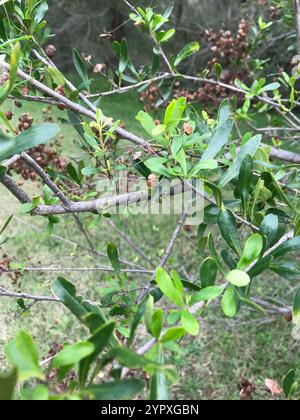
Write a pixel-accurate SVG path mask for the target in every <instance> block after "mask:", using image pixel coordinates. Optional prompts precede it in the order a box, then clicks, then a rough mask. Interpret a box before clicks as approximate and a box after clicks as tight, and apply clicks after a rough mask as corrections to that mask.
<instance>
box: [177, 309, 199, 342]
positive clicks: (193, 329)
mask: <svg viewBox="0 0 300 420" xmlns="http://www.w3.org/2000/svg"><path fill="white" fill-rule="evenodd" d="M181 322H182V326H183V328H184V329H185V330H186V331H187V332H188V333H189V334H191V335H193V336H197V335H199V331H200V327H199V322H198V321H197V319H196V318H195V317H194V316H193V315H192V314H191V313H190V312H189V311H188V310H184V311H182V313H181Z"/></svg>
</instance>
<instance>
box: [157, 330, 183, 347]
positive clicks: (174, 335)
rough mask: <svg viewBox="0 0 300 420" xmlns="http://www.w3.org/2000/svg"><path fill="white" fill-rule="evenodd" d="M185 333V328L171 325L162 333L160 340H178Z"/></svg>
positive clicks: (164, 341)
mask: <svg viewBox="0 0 300 420" xmlns="http://www.w3.org/2000/svg"><path fill="white" fill-rule="evenodd" d="M185 335H186V330H185V329H184V328H182V327H172V328H169V329H168V330H167V331H166V332H165V333H164V335H163V336H162V337H161V339H160V341H161V342H162V343H168V342H169V341H178V340H180V339H181V338H182V337H184V336H185Z"/></svg>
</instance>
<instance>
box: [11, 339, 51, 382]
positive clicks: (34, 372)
mask: <svg viewBox="0 0 300 420" xmlns="http://www.w3.org/2000/svg"><path fill="white" fill-rule="evenodd" d="M5 354H6V356H7V358H8V360H9V362H10V363H11V365H12V366H13V367H15V368H16V369H17V370H18V378H19V380H20V381H27V380H29V379H33V378H35V379H41V380H43V379H44V375H43V374H42V372H41V370H40V367H39V357H38V352H37V349H36V346H35V343H34V341H33V339H32V338H31V336H30V335H29V334H28V333H27V332H25V331H20V332H19V333H18V334H17V335H16V337H15V339H14V340H13V341H11V342H10V343H9V344H8V345H7V346H6V348H5Z"/></svg>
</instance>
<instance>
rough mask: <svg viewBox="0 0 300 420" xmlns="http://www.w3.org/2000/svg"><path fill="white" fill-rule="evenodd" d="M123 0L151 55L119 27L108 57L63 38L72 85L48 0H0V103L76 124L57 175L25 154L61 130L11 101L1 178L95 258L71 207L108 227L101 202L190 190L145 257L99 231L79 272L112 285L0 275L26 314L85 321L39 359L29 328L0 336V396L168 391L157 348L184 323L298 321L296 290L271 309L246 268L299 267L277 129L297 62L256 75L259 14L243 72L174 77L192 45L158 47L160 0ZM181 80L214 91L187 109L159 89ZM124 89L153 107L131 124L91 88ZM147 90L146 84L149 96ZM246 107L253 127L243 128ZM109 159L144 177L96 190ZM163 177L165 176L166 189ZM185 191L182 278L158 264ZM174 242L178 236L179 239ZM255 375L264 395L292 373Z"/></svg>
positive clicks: (112, 170)
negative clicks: (0, 356)
mask: <svg viewBox="0 0 300 420" xmlns="http://www.w3.org/2000/svg"><path fill="white" fill-rule="evenodd" d="M122 3H125V4H126V6H127V8H128V14H129V20H130V24H132V25H135V29H136V31H137V34H138V35H137V36H140V35H141V34H144V35H146V38H145V39H147V42H148V45H147V47H148V48H149V51H150V53H151V55H152V60H151V61H149V62H148V63H146V64H145V65H142V66H136V65H135V63H134V62H133V60H132V59H131V58H130V45H129V43H128V42H127V41H126V39H120V40H118V41H114V42H113V43H112V49H113V51H114V53H115V54H116V59H117V66H116V67H115V68H107V66H106V65H104V64H103V65H101V64H95V63H94V61H93V57H86V56H84V55H83V54H82V52H79V51H77V50H74V51H73V54H72V58H73V64H74V71H76V74H77V83H72V82H71V81H70V80H68V78H67V77H66V75H65V74H63V73H62V72H61V70H60V69H59V68H58V67H57V66H56V64H55V54H56V47H55V45H54V44H55V38H54V37H53V34H52V32H51V30H50V28H49V27H48V25H47V22H46V20H45V15H46V12H47V10H48V6H47V2H46V1H44V0H30V1H24V0H2V1H0V18H1V20H0V104H1V105H3V104H7V103H9V102H10V101H11V102H12V103H15V104H25V103H26V102H28V101H31V102H37V103H43V104H47V105H49V106H51V107H58V108H59V110H61V112H62V113H63V114H62V115H64V117H63V118H64V119H65V121H64V122H65V123H67V124H69V127H70V129H72V128H73V129H74V133H76V143H75V144H76V147H77V151H78V153H77V155H78V156H79V157H78V159H76V160H72V161H69V162H67V164H66V168H65V170H64V171H53V170H52V171H50V170H48V169H47V168H46V167H42V166H41V165H40V164H39V161H38V160H35V159H34V158H33V157H32V155H31V150H32V149H33V148H35V147H36V146H41V145H44V144H47V143H49V142H50V141H51V140H53V139H55V138H57V135H58V134H59V131H60V126H59V125H57V124H54V123H51V122H48V123H45V124H43V125H36V124H35V123H34V121H33V122H32V121H31V120H29V119H28V118H27V119H26V118H25V119H24V118H23V121H22V124H21V126H17V125H16V124H15V123H14V120H13V119H12V117H13V115H12V113H7V112H6V113H5V112H3V111H0V118H1V123H0V124H1V131H0V163H1V166H0V182H1V183H2V185H3V186H4V187H5V188H6V189H7V190H9V192H10V193H11V194H12V195H13V196H14V197H15V198H17V200H18V201H19V202H20V211H21V212H23V213H27V214H30V215H31V216H32V217H34V218H43V219H47V221H48V225H47V229H48V233H49V235H51V234H52V233H53V230H55V226H56V225H57V224H64V221H65V218H66V216H67V215H71V216H72V217H74V218H75V220H76V221H77V223H78V224H79V227H80V229H81V232H82V237H83V241H85V240H86V241H87V243H88V244H87V247H88V249H87V253H88V252H91V253H92V254H93V255H94V257H95V258H97V257H102V258H103V253H102V254H101V252H100V251H98V250H97V248H95V246H94V245H93V244H92V243H91V240H90V238H89V236H88V232H87V231H88V225H85V222H84V220H85V219H84V217H83V216H84V215H85V214H88V215H89V216H90V218H92V219H93V220H98V219H99V217H101V218H102V219H103V223H107V225H110V226H114V227H116V225H115V223H114V217H115V214H114V212H113V209H115V207H116V206H117V207H120V208H121V209H123V210H121V211H122V212H123V215H125V214H126V217H134V214H131V207H130V206H129V204H134V203H136V204H139V205H140V206H141V207H142V206H143V205H144V206H146V204H147V203H148V202H150V201H151V200H154V201H155V200H156V201H157V202H158V203H160V202H162V201H163V199H164V197H166V196H174V197H175V198H174V200H175V202H176V200H177V199H176V197H177V194H178V192H182V189H183V188H185V189H187V190H188V191H190V192H191V193H192V197H193V199H192V203H191V202H188V203H186V207H185V208H183V209H182V212H181V213H180V214H179V215H178V224H177V225H176V228H175V230H174V232H173V234H172V236H171V237H170V238H169V239H167V241H166V245H165V246H164V247H165V249H164V252H163V253H160V254H159V260H157V255H158V254H157V250H155V249H153V255H150V254H149V253H145V252H144V251H143V249H142V248H143V247H139V246H137V245H135V244H134V243H133V242H132V241H131V240H130V239H129V238H128V236H127V234H124V232H120V230H117V232H118V234H120V235H122V237H123V239H124V237H125V240H126V241H127V246H129V247H132V248H133V249H134V252H135V253H136V258H135V260H134V261H127V260H125V259H124V258H122V249H121V248H120V247H117V246H116V244H115V243H114V242H113V241H108V243H107V250H106V252H105V255H104V256H105V258H106V259H107V262H108V264H109V267H108V268H105V269H104V268H99V269H98V268H97V265H96V268H94V270H95V272H97V270H98V271H105V272H108V273H110V274H111V277H112V278H113V280H114V281H113V282H112V283H111V284H109V285H107V282H104V283H103V285H101V288H102V291H101V299H100V298H98V300H97V301H93V302H91V301H90V300H89V298H88V296H81V295H80V291H79V289H80V282H77V284H76V287H75V285H74V284H73V283H72V278H71V275H70V278H69V279H68V280H67V279H66V278H65V277H62V273H60V276H59V277H58V278H57V279H56V280H55V281H54V282H53V284H52V285H51V292H49V295H48V296H38V295H34V294H30V293H28V292H26V290H25V291H24V292H20V291H18V292H15V291H13V290H8V289H7V288H5V287H2V286H1V281H0V297H1V298H3V299H4V298H12V299H16V300H17V302H18V304H19V306H20V308H21V309H22V310H25V311H27V310H28V308H30V303H31V302H38V303H39V305H43V304H47V302H48V304H53V305H64V306H65V308H66V310H68V311H69V312H70V313H72V314H73V315H74V316H75V317H76V318H77V320H78V323H81V324H82V325H83V326H84V328H85V337H84V340H83V341H80V342H75V343H73V344H68V345H65V346H64V347H63V348H62V349H60V351H58V352H57V353H56V354H55V355H54V356H53V357H51V358H50V359H48V360H46V361H43V362H41V361H40V360H39V356H38V351H37V346H36V344H35V342H34V340H33V339H32V337H31V335H30V334H29V333H28V332H25V331H20V332H19V333H18V334H17V335H16V337H15V338H14V339H13V340H12V341H11V342H9V343H8V344H7V345H6V347H5V354H6V357H7V360H8V362H9V365H10V366H11V371H10V373H9V374H8V375H6V376H3V377H1V378H0V399H9V398H13V395H14V392H15V389H18V391H20V392H21V394H22V396H23V397H24V398H28V399H52V400H53V399H54V400H56V399H61V400H63V399H98V400H102V399H106V400H107V399H133V398H135V397H136V396H138V395H140V396H142V397H143V396H146V395H149V396H150V398H151V399H157V400H161V399H168V398H171V397H172V385H173V384H174V383H176V381H178V375H177V369H176V366H173V365H171V364H170V363H169V362H168V360H169V355H170V354H172V353H174V352H175V353H176V351H177V350H178V346H181V344H182V343H184V341H183V340H184V339H185V338H188V337H189V336H193V337H194V336H198V335H199V333H200V332H201V327H200V325H201V323H199V319H201V318H205V317H207V316H208V315H209V316H211V314H212V313H213V312H214V311H216V308H218V311H219V312H220V313H222V317H227V318H238V317H239V316H240V315H241V314H242V313H243V312H244V311H246V310H249V308H250V310H251V312H252V313H253V316H254V317H256V318H258V319H259V318H261V317H262V318H264V317H267V316H268V314H269V313H271V314H272V315H274V314H275V316H276V315H278V316H280V315H281V316H287V317H291V315H292V319H293V323H294V324H295V325H294V327H295V329H297V326H298V325H299V322H300V321H299V316H300V314H299V312H300V294H299V292H297V293H295V297H294V301H293V302H292V301H291V302H290V305H289V306H287V307H284V308H283V307H278V306H277V305H276V303H274V302H270V301H269V300H268V298H269V297H268V296H266V294H265V293H263V296H258V295H257V290H256V288H255V285H256V280H257V278H258V277H259V276H265V278H268V279H270V280H271V279H272V276H270V277H268V276H266V273H270V272H273V273H276V274H278V275H279V276H281V277H283V278H286V279H289V280H290V281H293V282H296V281H297V280H298V279H299V278H300V266H299V264H298V263H297V261H296V260H295V253H297V252H299V250H300V207H299V190H298V188H299V185H300V184H299V181H300V179H299V164H300V155H299V154H297V153H294V152H291V151H289V150H288V148H286V147H285V144H284V143H283V142H281V141H278V134H279V133H281V132H283V133H284V135H286V136H287V142H288V141H293V140H292V137H290V138H289V136H293V134H295V133H297V132H298V131H299V130H300V128H299V127H300V120H299V117H298V114H297V112H296V110H297V107H298V106H299V91H298V84H297V81H298V78H299V74H298V73H299V71H298V70H299V69H298V70H296V71H295V70H294V71H293V72H291V74H288V73H287V72H285V71H281V72H280V73H279V74H277V75H276V77H275V79H274V75H273V76H272V77H270V76H269V73H268V72H267V71H265V68H266V67H265V66H266V63H265V62H264V61H263V60H256V61H255V60H254V59H252V57H251V54H253V50H254V49H255V46H256V45H261V43H262V42H263V40H264V39H265V36H266V35H265V34H266V33H267V31H268V30H270V28H271V26H272V25H271V24H270V22H265V21H264V20H263V19H262V18H261V19H259V20H258V21H255V22H253V23H252V22H249V23H247V22H246V23H245V22H244V23H243V28H242V29H243V30H245V32H243V34H242V35H240V36H242V37H243V42H245V44H243V51H242V56H241V57H242V58H244V57H245V55H246V56H247V57H248V56H249V57H251V63H250V64H251V66H250V67H251V69H250V70H249V72H248V74H247V76H246V77H245V78H244V79H243V80H241V79H240V78H236V80H235V81H234V83H229V84H228V83H225V82H224V79H223V76H222V75H223V73H224V71H223V68H222V64H221V63H219V62H216V59H214V61H213V63H212V68H209V69H199V71H198V73H196V74H187V73H186V70H185V69H186V68H188V63H189V60H191V59H192V58H195V57H196V56H197V54H198V53H199V51H201V49H200V45H199V43H198V42H194V41H193V40H191V42H189V43H188V44H187V45H186V46H185V47H184V48H183V49H181V50H179V51H171V52H170V50H173V47H172V46H173V45H174V44H173V41H174V39H176V35H177V34H176V29H175V28H173V27H172V11H173V8H172V6H170V7H169V8H168V9H167V10H165V11H160V10H159V8H155V9H154V8H150V7H149V8H147V9H145V10H144V9H143V8H140V7H136V6H135V5H133V4H131V3H129V2H127V1H124V2H122ZM295 3H297V2H295ZM273 7H275V6H273ZM296 20H297V19H296ZM294 21H295V19H294V18H293V19H292V22H293V24H294V23H295V22H294ZM251 25H252V26H253V28H252V29H253V30H252V31H250V27H251ZM242 29H241V28H240V30H242ZM298 29H299V28H298ZM211 36H212V35H211V34H210V37H211ZM222 36H225V35H224V34H223V35H222V34H221V37H222ZM247 36H249V40H248V41H247V42H246V38H247ZM214 39H215V38H214ZM216 42H217V43H218V42H219V38H218V39H217V41H216ZM247 54H248V55H247ZM216 56H220V57H221V55H220V54H216ZM237 57H240V55H238V56H237ZM245 60H246V58H245ZM240 64H241V63H240ZM92 70H94V72H93V71H92ZM91 74H93V79H91ZM98 74H101V76H102V77H105V78H106V79H107V82H108V83H109V86H110V89H108V90H107V91H105V92H99V91H97V90H96V89H95V83H94V82H95V80H94V79H95V78H97V77H98ZM241 74H242V73H241ZM195 86H197V87H203V86H204V87H205V88H206V90H207V89H208V87H209V89H210V88H213V89H216V91H217V92H218V90H219V89H220V90H221V91H222V95H220V96H221V97H222V100H219V104H218V109H217V110H213V109H210V108H209V107H207V106H202V105H201V104H200V106H199V103H196V102H194V101H193V100H191V99H193V98H190V97H189V95H187V94H182V95H180V94H177V95H176V94H174V91H177V92H180V89H181V88H182V92H187V91H188V89H190V88H191V87H192V88H193V87H195ZM180 87H181V88H180ZM151 89H152V90H151ZM209 89H208V90H207V91H209ZM131 90H132V91H134V90H136V91H138V92H140V94H141V95H143V93H144V94H145V92H146V93H147V95H148V97H149V96H150V95H151V96H153V97H152V98H151V101H152V105H153V101H155V103H154V106H153V108H154V109H155V111H156V112H157V113H156V114H153V113H152V112H150V111H149V109H150V107H148V106H145V108H144V109H141V110H140V112H139V113H138V114H137V115H136V121H137V122H138V123H139V126H140V128H139V129H138V130H136V132H135V133H132V132H129V131H127V130H126V129H125V128H124V127H123V125H122V115H119V116H118V118H119V120H118V121H117V120H115V119H113V118H112V117H111V116H106V115H104V112H103V110H102V109H101V99H102V98H103V97H106V98H107V97H110V96H112V95H119V98H120V101H122V94H123V93H126V92H129V91H131ZM153 92H154V93H155V94H157V92H159V97H157V98H155V95H154V94H153ZM224 92H225V94H226V98H225V99H224V95H223V94H224ZM152 94H153V95H152ZM217 98H218V97H217ZM156 99H157V101H156ZM141 108H142V107H141ZM257 114H259V115H260V121H262V122H263V124H259V125H258V124H256V119H255V115H257ZM277 115H279V116H280V122H281V126H278V125H277V123H276V121H278V120H276V118H275V116H277ZM66 120H67V121H66ZM28 121H29V122H28ZM18 161H21V162H22V163H23V164H25V165H26V166H28V167H30V168H31V172H33V173H34V174H36V176H37V177H38V178H39V179H40V181H41V183H39V184H38V185H39V193H38V194H37V195H35V196H34V197H31V196H29V195H28V193H27V192H25V189H23V188H22V186H20V185H18V184H17V183H16V182H15V181H14V176H13V170H12V167H13V166H12V165H14V164H16V162H18ZM124 171H126V174H127V176H128V177H129V178H140V179H141V180H142V181H144V184H143V185H144V189H138V190H137V191H136V190H135V191H133V192H130V191H129V192H128V191H126V192H124V191H121V190H119V189H118V188H116V189H114V190H113V191H114V193H113V192H112V193H111V195H110V194H107V193H106V194H105V195H104V194H102V191H101V192H99V190H97V188H96V187H95V186H96V185H98V184H99V183H101V182H102V181H103V180H105V181H107V182H108V184H107V185H110V186H114V187H116V186H119V180H120V176H121V175H120V174H121V173H123V172H124ZM170 183H173V184H172V185H174V183H175V185H177V187H174V188H172V189H171V190H170V189H168V186H169V185H170ZM178 187H180V188H178ZM116 191H117V192H118V191H119V194H118V193H116ZM178 195H180V194H178ZM195 202H197V203H198V202H200V203H202V207H203V208H202V210H203V217H202V219H201V221H199V222H198V223H197V228H198V237H197V240H196V246H197V255H198V258H199V261H198V263H197V264H198V265H199V269H198V271H199V273H200V274H199V275H198V276H197V278H194V277H193V276H191V275H189V262H187V261H178V262H177V263H176V262H175V263H174V264H173V263H172V258H170V257H171V256H172V253H173V250H174V247H175V246H176V243H177V240H178V238H179V236H180V234H181V232H182V230H183V228H184V227H185V225H186V223H187V221H188V220H189V218H191V220H192V219H193V216H195V215H194V214H193V213H192V214H191V212H190V210H189V205H190V204H195ZM124 207H125V208H126V210H124ZM7 217H8V220H7V222H6V223H5V225H4V226H3V228H2V229H1V231H0V245H1V247H2V248H3V247H5V243H6V240H7V238H6V236H5V230H6V228H7V226H8V225H9V223H10V222H11V219H12V218H11V217H9V215H7ZM124 217H125V216H124ZM137 220H138V219H137ZM89 223H90V222H89ZM166 223H167V222H166ZM117 229H118V228H117ZM140 229H143V227H142V226H141V227H140ZM189 246H190V245H189V242H188V239H187V243H186V245H185V247H186V248H187V249H189ZM160 247H161V246H160ZM2 248H1V249H2ZM184 263H187V265H186V266H184ZM27 269H29V268H28V267H26V265H22V264H20V263H18V262H16V261H13V262H12V261H10V265H9V266H8V271H10V272H14V271H15V272H18V275H22V273H23V272H26V270H27ZM57 271H59V270H57ZM75 271H76V269H75ZM97 281H98V280H97ZM294 285H295V286H296V283H294ZM24 287H25V285H24ZM98 287H99V284H98ZM274 287H276V286H275V285H274ZM292 308H293V309H292ZM212 309H213V310H212ZM70 339H72V337H70ZM53 371H54V372H55V379H54V383H53V375H52V373H53ZM50 373H51V375H50ZM281 373H282V372H281ZM283 373H284V372H283ZM70 374H71V376H72V381H70V380H68V378H70ZM100 374H101V375H100ZM50 377H51V380H50ZM64 381H67V382H64ZM62 382H64V383H67V384H68V386H67V387H65V388H64V390H62V388H60V387H59V386H57V385H59V384H61V383H62ZM250 385H251V384H250ZM250 385H249V384H244V386H242V391H241V397H243V398H244V399H246V398H247V397H249V396H251V395H249V394H251V393H252V392H254V389H253V387H252V386H250ZM266 386H267V388H268V390H270V391H271V393H273V394H276V395H278V394H282V395H284V394H285V397H286V398H292V397H293V395H294V394H295V392H296V391H297V384H296V378H295V372H294V371H290V372H289V373H288V375H287V377H286V378H285V380H284V383H283V390H282V392H281V391H280V392H278V387H279V385H278V387H277V388H276V387H275V386H274V383H272V382H268V385H266ZM249 389H251V390H250V391H249ZM283 393H284V394H283Z"/></svg>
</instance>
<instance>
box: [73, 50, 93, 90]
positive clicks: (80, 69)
mask: <svg viewBox="0 0 300 420" xmlns="http://www.w3.org/2000/svg"><path fill="white" fill-rule="evenodd" d="M73 63H74V66H75V69H76V71H77V73H78V74H79V76H80V78H81V80H82V81H83V83H84V85H85V88H86V89H87V88H88V86H89V76H88V74H87V71H86V67H85V64H84V62H83V59H82V58H81V56H80V54H79V52H78V51H77V50H76V49H75V48H74V49H73Z"/></svg>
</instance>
